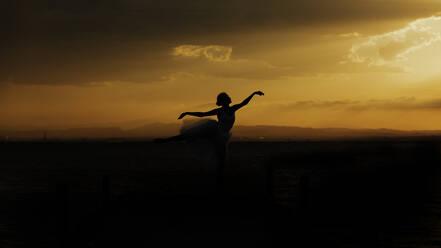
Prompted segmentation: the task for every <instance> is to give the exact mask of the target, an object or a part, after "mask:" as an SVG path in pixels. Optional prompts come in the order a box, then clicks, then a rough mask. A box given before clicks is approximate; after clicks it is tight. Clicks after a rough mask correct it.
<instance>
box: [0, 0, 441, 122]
mask: <svg viewBox="0 0 441 248" xmlns="http://www.w3.org/2000/svg"><path fill="white" fill-rule="evenodd" d="M2 5H3V6H2V8H1V10H0V11H1V12H2V13H1V17H0V21H1V23H0V27H1V29H2V30H3V31H2V33H3V35H2V38H1V41H0V44H1V46H0V52H1V56H0V126H43V127H73V126H77V125H100V124H102V123H124V122H126V121H131V120H145V122H171V123H179V122H180V120H179V121H178V120H177V117H178V115H179V114H180V113H181V112H185V111H207V110H210V109H212V108H215V107H216V105H215V102H216V99H215V98H216V95H217V94H218V93H219V92H221V91H225V92H227V93H229V94H230V96H231V98H232V100H233V103H235V102H239V101H241V100H242V99H243V98H245V97H247V96H248V95H249V94H250V93H252V92H253V91H255V90H262V91H264V92H265V96H264V97H258V96H256V97H255V99H254V100H253V101H252V102H251V103H250V104H249V106H247V107H245V108H244V109H243V110H240V111H239V112H238V114H237V118H236V119H237V123H238V124H243V125H260V124H271V125H290V126H301V127H317V128H319V127H348V128H393V129H404V130H410V129H441V69H440V68H441V0H356V1H354V0H308V1H307V0H303V1H294V0H272V1H263V0H223V1H212V0H191V1H187V0H76V1H56V0H42V1H30V0H6V1H2ZM121 125H123V124H121ZM123 127H124V126H123Z"/></svg>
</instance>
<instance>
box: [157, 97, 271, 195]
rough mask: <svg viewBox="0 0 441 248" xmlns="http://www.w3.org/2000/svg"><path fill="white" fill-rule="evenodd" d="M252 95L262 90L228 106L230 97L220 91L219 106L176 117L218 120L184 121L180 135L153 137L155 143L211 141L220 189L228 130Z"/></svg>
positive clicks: (220, 187)
mask: <svg viewBox="0 0 441 248" xmlns="http://www.w3.org/2000/svg"><path fill="white" fill-rule="evenodd" d="M254 95H259V96H263V95H264V94H263V92H262V91H256V92H254V93H252V94H251V95H250V96H249V97H247V98H245V100H243V101H242V102H241V103H239V104H235V105H233V106H230V104H231V98H230V97H229V96H228V94H227V93H225V92H222V93H220V94H219V95H218V96H217V101H216V105H217V106H220V108H215V109H213V110H211V111H208V112H184V113H182V114H181V115H180V116H179V117H178V119H182V118H184V117H185V116H186V115H190V116H196V117H206V116H213V115H216V116H217V119H218V121H216V120H213V119H202V120H200V121H197V122H193V123H190V124H186V123H184V125H183V126H182V128H181V131H180V135H176V136H173V137H169V138H158V139H155V142H156V143H164V142H170V141H180V140H186V141H193V140H200V139H203V140H208V141H210V142H212V144H213V145H214V149H215V154H216V157H217V160H218V166H217V174H216V175H217V177H216V185H217V189H218V190H221V189H222V186H223V171H224V167H225V157H226V147H227V143H228V140H229V139H230V137H231V133H230V130H231V128H232V127H233V124H234V121H235V113H236V111H237V110H239V109H240V108H242V107H243V106H245V105H247V104H248V103H249V102H250V101H251V99H252V98H253V96H254Z"/></svg>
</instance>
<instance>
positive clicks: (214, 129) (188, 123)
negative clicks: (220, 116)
mask: <svg viewBox="0 0 441 248" xmlns="http://www.w3.org/2000/svg"><path fill="white" fill-rule="evenodd" d="M180 133H181V135H182V136H184V137H185V139H186V140H189V141H191V140H200V139H205V140H211V141H213V142H222V143H227V142H228V140H229V139H230V137H231V133H230V132H223V131H221V130H220V129H219V126H218V122H217V121H216V120H213V119H198V120H185V121H184V123H183V125H182V127H181V130H180Z"/></svg>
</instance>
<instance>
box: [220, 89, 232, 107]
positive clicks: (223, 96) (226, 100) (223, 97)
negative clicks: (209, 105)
mask: <svg viewBox="0 0 441 248" xmlns="http://www.w3.org/2000/svg"><path fill="white" fill-rule="evenodd" d="M230 103H231V98H230V97H229V96H228V94H227V93H225V92H222V93H220V94H219V95H217V101H216V105H217V106H222V107H225V106H228V105H230Z"/></svg>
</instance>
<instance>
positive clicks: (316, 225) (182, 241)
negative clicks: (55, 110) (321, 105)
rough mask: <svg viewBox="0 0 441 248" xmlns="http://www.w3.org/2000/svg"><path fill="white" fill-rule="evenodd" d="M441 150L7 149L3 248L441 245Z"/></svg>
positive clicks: (402, 143) (379, 146)
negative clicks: (221, 163) (218, 156)
mask: <svg viewBox="0 0 441 248" xmlns="http://www.w3.org/2000/svg"><path fill="white" fill-rule="evenodd" d="M440 144H441V142H440V140H439V139H435V138H433V139H425V140H417V139H415V140H403V139H395V140H386V141H379V140H376V141H372V140H370V141H369V140H366V141H346V142H344V141H340V142H332V141H327V142H233V143H231V144H230V146H229V162H228V165H227V167H226V170H225V188H224V191H223V193H222V194H219V193H216V192H215V183H214V182H215V177H216V176H215V166H214V163H212V161H210V160H208V159H197V157H195V156H194V155H195V153H194V151H191V150H188V149H186V144H185V143H174V144H160V145H155V144H152V143H149V142H45V143H43V142H42V143H39V142H28V143H19V142H9V143H0V169H1V173H0V203H1V204H0V247H5V248H8V247H11V248H12V247H182V246H184V245H190V247H274V246H283V247H440V246H441V180H440V179H441V157H440V156H441V147H440Z"/></svg>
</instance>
